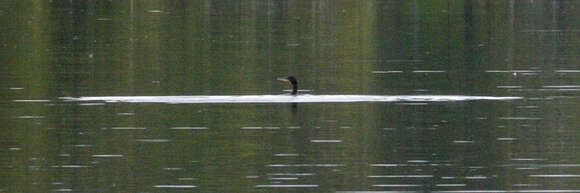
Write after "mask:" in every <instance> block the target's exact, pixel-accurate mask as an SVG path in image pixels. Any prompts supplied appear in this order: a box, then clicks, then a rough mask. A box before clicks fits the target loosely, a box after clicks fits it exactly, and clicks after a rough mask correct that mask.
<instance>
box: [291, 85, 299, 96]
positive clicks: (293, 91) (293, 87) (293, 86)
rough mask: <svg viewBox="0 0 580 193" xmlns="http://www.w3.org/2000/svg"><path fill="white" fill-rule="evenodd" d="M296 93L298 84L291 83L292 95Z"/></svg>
mask: <svg viewBox="0 0 580 193" xmlns="http://www.w3.org/2000/svg"><path fill="white" fill-rule="evenodd" d="M296 94H298V84H293V85H292V95H296Z"/></svg>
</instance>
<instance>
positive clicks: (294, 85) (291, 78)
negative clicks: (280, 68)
mask: <svg viewBox="0 0 580 193" xmlns="http://www.w3.org/2000/svg"><path fill="white" fill-rule="evenodd" d="M278 80H279V81H283V82H290V84H292V93H291V94H292V95H296V94H298V80H296V78H294V76H288V77H286V78H278Z"/></svg>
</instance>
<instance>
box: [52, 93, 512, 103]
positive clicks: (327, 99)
mask: <svg viewBox="0 0 580 193" xmlns="http://www.w3.org/2000/svg"><path fill="white" fill-rule="evenodd" d="M61 99H62V100H65V101H70V102H87V101H90V102H94V101H104V102H108V103H167V104H184V103H194V104H199V103H348V102H456V101H473V100H496V101H504V100H517V99H522V97H495V96H464V95H393V96H388V95H309V94H305V95H298V96H293V95H223V96H209V95H207V96H203V95H200V96H85V97H61Z"/></svg>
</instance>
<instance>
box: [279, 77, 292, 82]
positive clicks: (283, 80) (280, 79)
mask: <svg viewBox="0 0 580 193" xmlns="http://www.w3.org/2000/svg"><path fill="white" fill-rule="evenodd" d="M277 80H279V81H282V82H290V81H289V80H288V79H287V78H278V79H277Z"/></svg>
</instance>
